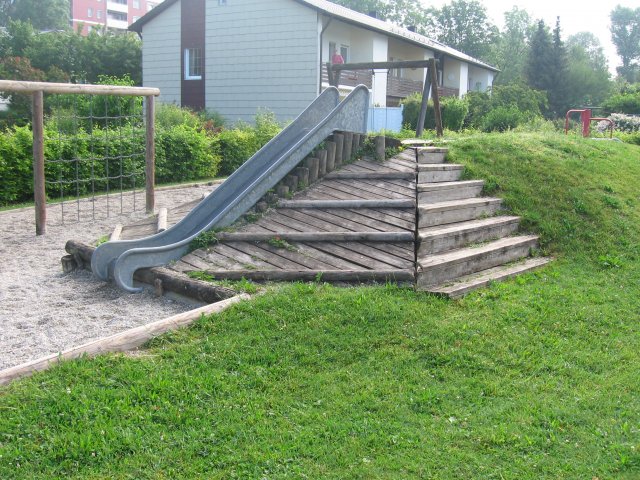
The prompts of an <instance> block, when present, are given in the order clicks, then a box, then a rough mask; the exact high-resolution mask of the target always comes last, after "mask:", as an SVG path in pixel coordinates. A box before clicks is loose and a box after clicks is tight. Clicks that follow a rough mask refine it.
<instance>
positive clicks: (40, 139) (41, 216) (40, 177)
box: [32, 90, 47, 235]
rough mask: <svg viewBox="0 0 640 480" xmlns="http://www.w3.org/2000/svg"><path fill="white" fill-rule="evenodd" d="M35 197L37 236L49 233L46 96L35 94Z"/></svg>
mask: <svg viewBox="0 0 640 480" xmlns="http://www.w3.org/2000/svg"><path fill="white" fill-rule="evenodd" d="M32 121H33V197H34V202H35V211H36V235H44V234H45V233H47V193H46V190H45V178H44V94H43V92H42V90H40V91H37V92H33V118H32Z"/></svg>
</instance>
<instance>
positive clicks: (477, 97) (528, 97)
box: [465, 84, 548, 128]
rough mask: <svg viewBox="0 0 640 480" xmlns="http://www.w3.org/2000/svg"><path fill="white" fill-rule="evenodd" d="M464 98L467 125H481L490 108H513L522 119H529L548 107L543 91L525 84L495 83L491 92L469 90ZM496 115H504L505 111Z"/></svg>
mask: <svg viewBox="0 0 640 480" xmlns="http://www.w3.org/2000/svg"><path fill="white" fill-rule="evenodd" d="M465 99H466V100H467V102H468V103H469V115H468V116H467V119H466V121H465V124H466V125H467V126H471V127H480V128H482V127H483V124H484V122H485V117H486V116H487V115H488V114H489V112H491V111H492V110H494V109H496V108H499V107H504V108H505V109H506V110H508V109H509V108H515V109H517V110H518V111H519V112H520V113H521V114H522V117H523V118H522V120H521V121H520V122H519V123H522V122H523V121H530V120H533V119H534V118H536V117H540V116H541V115H542V113H543V112H544V111H546V110H547V108H548V102H547V95H546V93H545V92H542V91H538V90H533V89H531V88H529V87H527V86H526V85H518V84H513V85H496V86H494V87H493V88H492V89H491V92H487V93H483V92H469V93H468V94H467V95H466V96H465ZM506 110H503V111H502V112H501V113H498V114H497V115H498V116H500V115H502V116H503V117H504V115H505V113H504V112H505V111H506Z"/></svg>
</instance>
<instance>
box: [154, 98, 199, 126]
mask: <svg viewBox="0 0 640 480" xmlns="http://www.w3.org/2000/svg"><path fill="white" fill-rule="evenodd" d="M178 125H187V126H189V127H193V128H196V127H203V126H204V123H203V122H202V120H201V119H200V117H199V116H198V115H197V114H196V113H194V112H193V111H192V110H190V109H188V108H184V107H179V106H177V105H173V104H169V103H161V104H159V105H158V107H157V108H156V128H158V129H169V128H173V127H177V126H178Z"/></svg>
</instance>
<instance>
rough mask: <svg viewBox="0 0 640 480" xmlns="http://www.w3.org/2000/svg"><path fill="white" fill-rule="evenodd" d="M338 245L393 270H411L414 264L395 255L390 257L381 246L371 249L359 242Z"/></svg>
mask: <svg viewBox="0 0 640 480" xmlns="http://www.w3.org/2000/svg"><path fill="white" fill-rule="evenodd" d="M340 245H341V246H342V247H344V248H346V249H349V250H352V251H354V252H357V253H359V254H364V255H367V256H369V257H371V258H375V259H377V260H378V261H379V262H384V263H386V264H388V265H391V266H392V267H394V268H403V269H404V268H413V267H414V266H415V263H414V261H413V259H412V260H406V259H403V258H400V257H396V256H395V255H391V254H389V253H387V252H385V251H384V250H382V249H381V246H376V247H371V246H368V245H365V244H364V243H361V242H341V243H340Z"/></svg>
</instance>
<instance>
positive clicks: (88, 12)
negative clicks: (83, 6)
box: [87, 7, 93, 18]
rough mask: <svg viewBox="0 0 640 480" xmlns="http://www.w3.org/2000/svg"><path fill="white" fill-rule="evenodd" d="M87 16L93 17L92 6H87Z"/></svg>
mask: <svg viewBox="0 0 640 480" xmlns="http://www.w3.org/2000/svg"><path fill="white" fill-rule="evenodd" d="M87 17H89V18H91V17H93V8H91V7H89V8H87Z"/></svg>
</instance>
